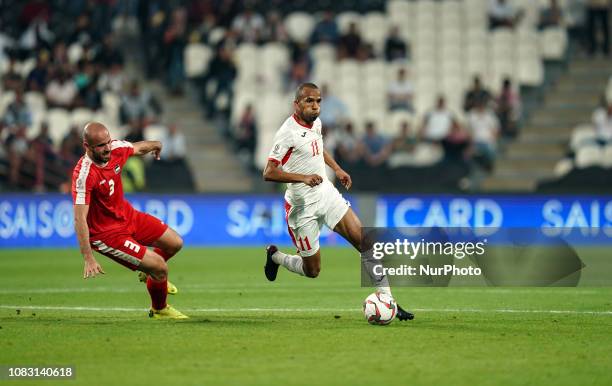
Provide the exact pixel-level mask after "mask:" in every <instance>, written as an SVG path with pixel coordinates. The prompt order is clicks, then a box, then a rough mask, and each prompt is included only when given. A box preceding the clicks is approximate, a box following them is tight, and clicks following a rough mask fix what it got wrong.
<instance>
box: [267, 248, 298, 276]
mask: <svg viewBox="0 0 612 386" xmlns="http://www.w3.org/2000/svg"><path fill="white" fill-rule="evenodd" d="M272 261H274V262H275V263H276V264H280V265H282V266H283V267H285V268H287V269H288V270H289V271H291V272H295V273H297V274H298V275H302V276H305V274H304V261H303V260H302V258H301V257H300V256H297V255H288V254H286V253H283V252H281V251H276V252H275V253H274V254H273V255H272Z"/></svg>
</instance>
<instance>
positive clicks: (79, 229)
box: [74, 204, 104, 279]
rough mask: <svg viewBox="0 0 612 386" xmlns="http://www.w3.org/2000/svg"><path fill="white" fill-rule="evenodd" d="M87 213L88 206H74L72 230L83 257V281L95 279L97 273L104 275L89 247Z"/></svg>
mask: <svg viewBox="0 0 612 386" xmlns="http://www.w3.org/2000/svg"><path fill="white" fill-rule="evenodd" d="M88 212H89V205H84V204H76V205H74V229H75V231H76V234H77V238H78V240H79V247H80V249H81V255H82V256H83V259H84V262H85V267H84V268H83V279H87V278H88V277H95V276H96V275H97V274H99V273H104V270H103V269H102V267H101V266H100V264H98V262H97V261H96V259H95V257H94V256H93V252H92V250H91V246H90V245H89V226H88V225H87V213H88Z"/></svg>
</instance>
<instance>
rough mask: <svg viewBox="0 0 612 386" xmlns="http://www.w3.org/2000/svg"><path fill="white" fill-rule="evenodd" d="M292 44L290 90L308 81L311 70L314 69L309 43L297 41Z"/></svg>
mask: <svg viewBox="0 0 612 386" xmlns="http://www.w3.org/2000/svg"><path fill="white" fill-rule="evenodd" d="M292 46H293V47H292V48H293V49H292V54H291V67H290V69H289V87H288V89H290V90H294V89H295V88H297V87H298V86H299V85H300V84H302V83H305V82H307V81H308V78H309V76H310V70H311V69H312V60H310V54H309V52H308V45H307V44H306V43H299V42H296V43H294V44H293V45H292Z"/></svg>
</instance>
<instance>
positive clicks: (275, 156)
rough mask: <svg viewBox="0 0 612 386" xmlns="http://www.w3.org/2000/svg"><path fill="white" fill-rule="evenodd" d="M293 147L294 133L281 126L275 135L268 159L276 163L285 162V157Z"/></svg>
mask: <svg viewBox="0 0 612 386" xmlns="http://www.w3.org/2000/svg"><path fill="white" fill-rule="evenodd" d="M292 147H293V135H292V134H291V132H290V131H289V130H286V129H285V128H281V129H280V130H278V131H277V132H276V134H275V135H274V144H273V145H272V150H270V154H268V161H272V162H274V163H276V165H280V164H281V163H284V162H283V159H284V158H285V157H286V155H287V154H288V153H289V151H290V149H291V148H292Z"/></svg>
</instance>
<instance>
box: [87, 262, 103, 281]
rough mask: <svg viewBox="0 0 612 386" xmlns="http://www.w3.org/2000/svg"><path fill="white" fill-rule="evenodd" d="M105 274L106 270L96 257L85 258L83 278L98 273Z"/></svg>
mask: <svg viewBox="0 0 612 386" xmlns="http://www.w3.org/2000/svg"><path fill="white" fill-rule="evenodd" d="M100 273H101V274H104V273H105V272H104V270H103V269H102V267H101V266H100V264H98V262H97V261H96V259H95V258H93V257H91V258H85V268H84V269H83V279H87V278H90V277H96V275H98V274H100Z"/></svg>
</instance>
